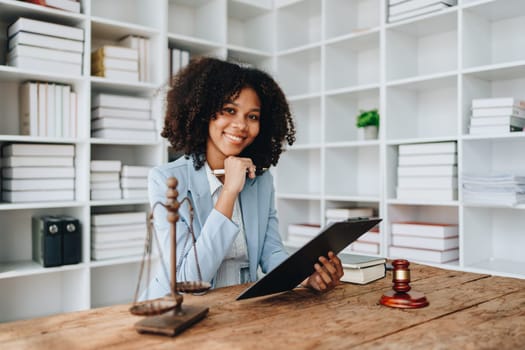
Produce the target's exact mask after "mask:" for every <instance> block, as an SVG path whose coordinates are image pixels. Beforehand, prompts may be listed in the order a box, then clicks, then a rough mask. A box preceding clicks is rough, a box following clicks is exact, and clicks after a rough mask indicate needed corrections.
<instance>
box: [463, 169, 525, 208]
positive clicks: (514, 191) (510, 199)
mask: <svg viewBox="0 0 525 350" xmlns="http://www.w3.org/2000/svg"><path fill="white" fill-rule="evenodd" d="M462 180H463V202H465V203H468V204H486V205H503V206H514V205H518V204H523V203H525V176H520V175H515V174H497V175H485V176H481V175H467V174H464V175H462Z"/></svg>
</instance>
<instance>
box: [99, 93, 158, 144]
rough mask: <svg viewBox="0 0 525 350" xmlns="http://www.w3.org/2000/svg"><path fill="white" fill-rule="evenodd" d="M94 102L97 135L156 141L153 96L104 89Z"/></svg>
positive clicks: (110, 137)
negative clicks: (136, 95)
mask: <svg viewBox="0 0 525 350" xmlns="http://www.w3.org/2000/svg"><path fill="white" fill-rule="evenodd" d="M91 106H92V110H91V135H92V136H93V137H96V138H104V139H124V140H136V141H152V142H154V141H156V139H157V131H156V127H155V121H154V120H153V119H152V118H151V99H150V98H148V97H135V96H124V95H112V94H102V93H101V94H97V95H95V97H94V98H93V101H92V103H91Z"/></svg>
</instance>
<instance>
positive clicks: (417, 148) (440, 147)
mask: <svg viewBox="0 0 525 350" xmlns="http://www.w3.org/2000/svg"><path fill="white" fill-rule="evenodd" d="M457 186H458V185H457V147H456V142H455V141H450V142H432V143H418V144H405V145H399V158H398V168H397V198H398V199H403V200H405V199H407V200H433V201H439V200H443V201H447V200H455V199H457Z"/></svg>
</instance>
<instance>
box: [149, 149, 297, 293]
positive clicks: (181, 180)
mask: <svg viewBox="0 0 525 350" xmlns="http://www.w3.org/2000/svg"><path fill="white" fill-rule="evenodd" d="M169 177H175V178H177V180H178V186H177V191H178V192H179V197H178V201H179V202H180V201H182V199H183V198H184V197H186V196H188V197H189V198H190V200H191V203H192V205H193V210H194V218H193V231H194V233H195V237H196V241H197V243H196V250H197V256H198V260H199V265H200V270H201V274H202V280H203V281H207V282H210V283H211V284H212V287H213V286H214V284H215V283H214V282H215V281H214V278H215V275H216V273H217V270H218V269H219V266H220V265H221V263H222V261H223V259H224V257H225V256H226V254H227V253H228V251H229V249H230V247H231V245H232V243H233V241H234V240H235V237H236V235H237V233H238V232H239V227H238V226H237V225H236V224H235V223H233V222H232V221H231V220H230V219H229V218H227V217H226V216H224V215H223V214H222V213H220V212H219V211H217V210H216V209H215V208H214V207H213V201H212V197H211V193H210V185H209V183H208V178H207V176H206V170H205V167H202V168H200V169H199V170H195V168H194V166H193V160H192V159H191V158H190V159H186V158H185V157H181V158H179V159H177V160H176V161H174V162H171V163H168V164H165V165H162V166H158V167H155V168H153V169H152V170H151V171H150V173H149V177H148V189H149V199H150V204H151V205H153V204H154V203H155V202H157V201H160V202H162V203H165V202H166V191H167V185H166V180H167V179H168V178H169ZM274 196H275V191H274V186H273V176H272V175H271V174H270V172H269V171H267V172H265V173H264V174H262V175H261V176H257V177H256V178H255V179H253V180H252V179H248V178H247V179H246V184H245V186H244V188H243V190H242V191H241V193H240V198H239V201H240V206H241V210H242V217H243V223H244V230H245V234H246V241H247V247H248V259H249V264H250V280H251V281H252V282H254V281H256V280H257V268H258V266H260V267H261V270H262V272H263V273H267V272H268V271H271V270H272V269H273V268H275V267H276V266H277V265H279V264H280V263H281V262H282V261H283V260H284V259H285V258H286V257H287V256H288V254H287V253H286V250H285V249H284V246H283V243H282V240H281V236H280V235H279V222H278V219H277V212H276V210H275V204H274ZM166 215H167V211H166V210H165V208H164V207H162V206H160V205H157V207H156V208H155V212H154V217H155V229H156V231H157V235H158V237H159V240H160V246H161V247H160V248H161V251H162V255H163V258H164V261H165V266H166V271H165V270H164V269H163V268H162V266H157V268H156V271H155V274H154V278H153V280H152V282H151V284H150V286H149V290H148V296H146V295H143V297H142V299H144V298H148V299H152V298H156V297H161V296H164V295H166V294H168V293H169V284H170V283H169V281H170V276H168V274H169V273H170V268H169V266H170V264H169V260H170V233H169V224H168V222H167V220H166ZM179 215H180V219H179V221H178V222H177V225H176V228H177V240H176V241H177V281H198V280H199V276H198V272H197V266H196V263H195V251H194V249H193V246H192V239H191V237H189V238H188V235H189V232H188V227H189V223H190V214H189V206H188V204H187V203H184V204H183V205H182V206H181V207H180V209H179Z"/></svg>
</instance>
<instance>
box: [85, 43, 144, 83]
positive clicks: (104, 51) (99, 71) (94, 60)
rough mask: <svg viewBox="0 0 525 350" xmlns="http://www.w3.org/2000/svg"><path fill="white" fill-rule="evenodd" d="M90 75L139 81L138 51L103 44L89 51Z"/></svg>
mask: <svg viewBox="0 0 525 350" xmlns="http://www.w3.org/2000/svg"><path fill="white" fill-rule="evenodd" d="M91 75H94V76H97V77H104V78H108V79H113V80H120V81H125V82H138V81H139V51H138V50H137V49H132V48H128V47H122V46H114V45H104V46H102V47H99V48H98V49H96V50H95V51H93V52H92V53H91Z"/></svg>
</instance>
